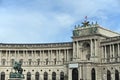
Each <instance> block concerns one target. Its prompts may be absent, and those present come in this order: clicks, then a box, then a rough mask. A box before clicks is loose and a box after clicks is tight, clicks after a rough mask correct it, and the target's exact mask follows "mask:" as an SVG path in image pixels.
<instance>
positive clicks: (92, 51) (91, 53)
mask: <svg viewBox="0 0 120 80" xmlns="http://www.w3.org/2000/svg"><path fill="white" fill-rule="evenodd" d="M90 43H91V46H90V47H91V56H92V57H93V41H92V39H91V40H90Z"/></svg>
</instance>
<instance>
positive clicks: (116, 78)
mask: <svg viewBox="0 0 120 80" xmlns="http://www.w3.org/2000/svg"><path fill="white" fill-rule="evenodd" d="M115 80H119V72H118V70H115Z"/></svg>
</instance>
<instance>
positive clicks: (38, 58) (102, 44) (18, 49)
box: [0, 21, 120, 80]
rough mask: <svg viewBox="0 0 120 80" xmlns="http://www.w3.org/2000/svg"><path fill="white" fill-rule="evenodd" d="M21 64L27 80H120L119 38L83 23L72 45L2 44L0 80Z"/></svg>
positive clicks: (85, 22)
mask: <svg viewBox="0 0 120 80" xmlns="http://www.w3.org/2000/svg"><path fill="white" fill-rule="evenodd" d="M14 61H20V62H21V63H22V67H23V74H24V76H25V79H24V80H120V78H119V76H120V74H119V73H120V34H119V33H116V32H113V31H111V30H108V29H105V28H102V27H101V26H100V25H98V24H97V23H95V24H94V23H89V22H88V21H84V22H83V23H82V25H81V26H80V25H78V26H75V28H74V30H73V36H72V41H71V42H63V43H46V44H43V43H41V44H38V43H37V44H9V43H0V80H8V78H9V74H10V73H11V72H13V71H14V70H13V69H12V65H13V64H14Z"/></svg>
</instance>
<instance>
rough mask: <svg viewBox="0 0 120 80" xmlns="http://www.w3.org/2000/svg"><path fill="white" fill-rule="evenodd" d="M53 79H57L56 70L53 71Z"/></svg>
mask: <svg viewBox="0 0 120 80" xmlns="http://www.w3.org/2000/svg"><path fill="white" fill-rule="evenodd" d="M52 80H56V73H55V72H53V73H52Z"/></svg>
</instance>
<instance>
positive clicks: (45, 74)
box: [44, 72, 48, 80]
mask: <svg viewBox="0 0 120 80" xmlns="http://www.w3.org/2000/svg"><path fill="white" fill-rule="evenodd" d="M44 80H48V73H47V72H44Z"/></svg>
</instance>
